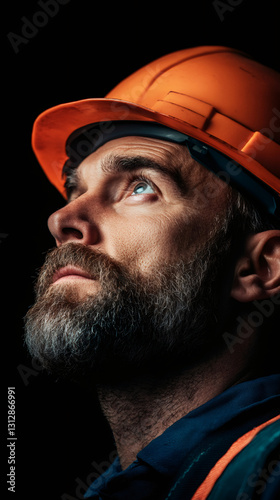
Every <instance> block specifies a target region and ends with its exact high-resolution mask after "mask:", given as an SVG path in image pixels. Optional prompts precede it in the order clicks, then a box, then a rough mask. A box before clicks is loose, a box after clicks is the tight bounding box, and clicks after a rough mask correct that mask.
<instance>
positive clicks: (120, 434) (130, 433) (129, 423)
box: [98, 354, 249, 469]
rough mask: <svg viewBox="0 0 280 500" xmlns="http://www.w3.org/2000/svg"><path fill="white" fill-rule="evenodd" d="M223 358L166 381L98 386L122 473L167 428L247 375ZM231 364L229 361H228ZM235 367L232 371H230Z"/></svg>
mask: <svg viewBox="0 0 280 500" xmlns="http://www.w3.org/2000/svg"><path fill="white" fill-rule="evenodd" d="M227 356H228V354H226V355H222V356H221V357H219V359H216V360H214V361H212V362H209V361H208V362H207V363H205V364H201V365H200V366H199V367H196V368H192V369H190V370H187V371H185V372H182V373H180V374H176V375H174V374H172V375H170V374H169V376H168V377H166V379H165V380H163V379H162V377H160V380H159V379H156V378H155V377H154V378H149V379H146V380H143V379H141V380H140V379H137V380H136V379H134V380H133V381H130V382H129V383H125V384H119V385H118V386H114V387H113V386H99V388H98V394H99V399H100V404H101V407H102V410H103V412H104V414H105V416H106V418H107V420H108V422H109V424H110V426H111V429H112V432H113V436H114V439H115V443H116V447H117V451H118V455H119V458H120V463H121V466H122V469H125V468H126V467H127V466H128V465H129V464H131V463H132V462H133V461H134V460H135V459H136V456H137V453H138V452H139V451H140V450H141V449H143V448H144V447H145V446H147V445H148V444H149V443H150V442H151V441H152V440H153V439H155V438H156V437H157V436H159V435H160V434H162V433H163V432H164V431H165V430H166V429H167V428H168V427H170V425H172V424H173V423H174V422H176V421H177V420H179V419H180V418H181V417H183V416H184V415H186V414H188V413H189V412H190V411H192V410H194V409H195V408H198V407H199V406H201V405H202V404H204V403H206V402H207V401H209V400H210V399H212V398H213V397H215V396H217V395H218V394H220V393H222V392H223V391H224V390H225V389H227V388H228V387H230V386H231V385H234V384H236V383H238V382H240V381H241V380H244V379H246V378H249V376H248V374H247V375H246V374H244V372H242V368H241V369H239V370H237V369H236V368H237V367H236V365H235V364H234V363H232V362H231V363H229V362H228V361H229V360H228V359H225V357H227ZM231 361H232V360H231ZM233 365H234V368H233Z"/></svg>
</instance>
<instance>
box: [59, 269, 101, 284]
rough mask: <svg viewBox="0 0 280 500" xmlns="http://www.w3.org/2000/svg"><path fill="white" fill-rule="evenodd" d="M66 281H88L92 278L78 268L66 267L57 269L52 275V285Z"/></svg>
mask: <svg viewBox="0 0 280 500" xmlns="http://www.w3.org/2000/svg"><path fill="white" fill-rule="evenodd" d="M66 279H90V280H92V279H93V278H92V276H91V275H90V274H89V273H87V272H86V271H83V269H80V268H78V267H73V266H66V267H62V268H60V269H58V270H57V271H56V272H55V273H54V275H53V280H52V282H53V283H56V282H58V281H62V280H66Z"/></svg>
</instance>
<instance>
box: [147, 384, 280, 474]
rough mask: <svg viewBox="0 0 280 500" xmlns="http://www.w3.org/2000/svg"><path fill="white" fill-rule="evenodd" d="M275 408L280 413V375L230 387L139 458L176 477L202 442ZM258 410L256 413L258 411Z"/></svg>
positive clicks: (191, 414)
mask: <svg viewBox="0 0 280 500" xmlns="http://www.w3.org/2000/svg"><path fill="white" fill-rule="evenodd" d="M269 400H271V401H272V403H273V404H272V406H274V408H275V407H277V400H278V409H280V375H271V376H269V377H263V378H260V379H255V380H250V381H246V382H242V383H240V384H237V385H235V386H233V387H230V388H229V389H227V390H226V391H225V392H223V393H222V394H219V395H218V396H216V397H215V398H213V399H211V400H210V401H208V402H207V403H205V404H203V405H202V406H200V407H199V408H196V409H195V410H193V411H191V412H190V413H188V414H187V415H186V416H185V417H183V418H181V419H180V420H179V421H178V422H176V423H175V424H173V425H172V426H171V427H169V428H168V429H167V430H166V431H165V432H164V433H163V434H162V435H161V436H159V437H158V438H156V439H154V440H153V441H152V442H151V443H150V444H148V446H146V447H145V448H144V449H143V450H141V451H140V453H138V458H140V459H141V460H143V461H144V462H146V463H147V464H149V465H150V466H151V467H153V468H154V469H156V470H157V471H158V472H160V473H163V474H165V475H169V476H170V475H173V474H174V472H176V471H177V469H178V466H179V465H180V464H181V462H182V461H183V459H184V457H185V455H186V449H187V452H191V451H192V450H193V449H194V448H195V447H196V446H197V445H198V444H199V442H201V441H203V440H204V439H206V437H207V438H208V436H209V435H210V434H214V433H215V432H216V431H217V430H219V429H220V428H221V427H222V426H224V425H225V424H227V425H228V426H230V422H231V421H232V422H235V420H236V418H237V417H238V416H240V417H241V415H242V414H243V413H245V412H246V413H248V412H251V411H252V414H255V416H257V413H258V408H260V406H262V405H264V406H267V403H268V402H269ZM254 410H255V411H254Z"/></svg>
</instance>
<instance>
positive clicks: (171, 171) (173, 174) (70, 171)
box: [64, 154, 188, 199]
mask: <svg viewBox="0 0 280 500" xmlns="http://www.w3.org/2000/svg"><path fill="white" fill-rule="evenodd" d="M141 169H150V170H153V171H156V172H159V173H160V174H162V175H164V176H165V177H168V178H169V179H171V180H172V181H173V183H174V184H175V186H176V187H177V189H178V190H179V191H180V194H181V195H185V194H186V192H187V190H188V189H187V185H186V181H185V180H184V179H183V176H182V174H181V170H180V167H177V166H174V165H173V164H172V162H170V164H169V166H168V167H167V166H165V165H163V164H162V163H159V162H156V161H155V160H152V159H151V158H148V157H146V156H141V155H136V156H120V155H115V154H112V155H109V156H107V157H106V158H104V159H102V160H101V170H102V172H103V173H105V174H111V175H115V174H118V173H125V172H134V171H136V170H141ZM64 173H65V176H66V181H65V184H64V187H65V190H66V194H67V198H68V199H69V198H70V197H71V195H72V194H73V192H74V191H76V190H78V189H79V184H80V181H79V170H78V167H69V168H65V171H64Z"/></svg>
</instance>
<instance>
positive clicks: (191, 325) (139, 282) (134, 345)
mask: <svg viewBox="0 0 280 500" xmlns="http://www.w3.org/2000/svg"><path fill="white" fill-rule="evenodd" d="M226 233H227V232H225V230H224V228H222V229H220V230H219V231H218V233H217V234H216V235H215V237H214V238H212V239H211V240H210V241H209V242H208V243H207V245H206V246H205V247H204V248H203V249H201V250H200V251H199V252H198V253H197V254H196V256H195V258H194V259H193V260H192V261H191V262H183V261H180V262H178V263H176V264H167V265H166V266H165V268H164V269H162V266H161V269H159V266H158V267H156V266H155V268H154V269H152V270H151V272H150V273H149V276H143V275H141V274H140V273H139V272H133V273H132V272H130V271H128V269H127V268H126V267H125V266H123V265H121V264H120V263H117V262H115V261H113V260H112V259H110V258H108V257H107V256H105V255H103V254H100V253H97V252H96V251H94V250H92V249H90V248H88V247H84V246H83V245H80V244H76V243H68V244H65V245H62V246H61V247H60V248H57V249H54V250H52V251H51V252H50V253H49V255H48V256H47V259H46V262H45V264H44V266H43V267H42V269H41V272H40V274H39V277H38V280H37V284H36V302H35V304H34V306H33V307H31V309H30V310H29V311H28V313H27V315H26V317H25V342H26V345H27V347H28V349H29V352H30V354H31V356H32V357H34V358H36V359H37V360H38V361H39V363H41V365H42V366H43V367H44V368H45V369H47V370H48V371H49V372H51V373H53V374H54V375H55V376H61V377H63V378H64V377H67V378H71V379H74V380H80V381H81V380H85V379H89V378H90V380H91V381H94V382H96V383H113V382H117V381H122V380H124V381H125V380H127V379H128V378H131V377H134V376H136V377H137V376H139V375H147V376H149V375H158V374H160V373H166V372H167V371H170V370H171V371H172V370H175V369H176V370H177V369H180V367H181V368H182V369H186V368H188V366H189V365H192V364H194V363H196V362H197V361H198V360H200V359H202V358H203V357H204V356H209V355H210V354H211V353H213V352H215V351H217V349H219V347H220V345H221V342H220V338H221V335H220V334H219V330H220V326H219V324H218V316H219V312H220V311H221V304H220V299H219V297H220V295H221V292H220V286H219V282H220V279H219V278H220V276H221V273H224V272H225V271H224V268H225V266H226V264H227V260H228V255H229V253H230V250H229V248H230V241H229V238H228V235H227V234H226ZM66 265H76V266H80V267H82V268H83V269H84V270H86V271H87V272H89V273H90V274H91V276H93V277H94V278H95V279H98V281H99V284H100V290H99V291H98V292H96V293H95V294H94V295H91V296H88V297H87V298H86V299H83V300H81V299H80V298H79V296H78V295H77V293H75V287H74V286H73V285H71V284H69V283H68V284H67V283H64V284H63V285H62V286H61V285H55V286H50V284H51V282H52V276H53V273H54V271H55V270H57V269H59V268H60V267H63V266H66Z"/></svg>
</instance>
